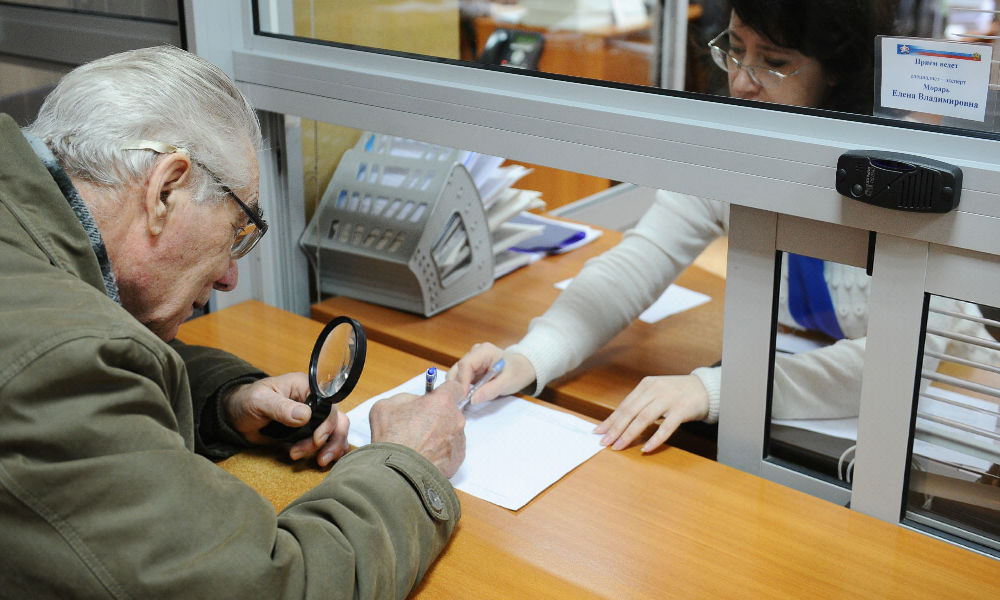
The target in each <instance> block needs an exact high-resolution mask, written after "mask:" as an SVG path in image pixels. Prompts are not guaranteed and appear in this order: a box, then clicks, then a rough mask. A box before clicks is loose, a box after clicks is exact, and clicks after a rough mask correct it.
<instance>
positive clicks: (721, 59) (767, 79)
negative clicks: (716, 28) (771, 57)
mask: <svg viewBox="0 0 1000 600" xmlns="http://www.w3.org/2000/svg"><path fill="white" fill-rule="evenodd" d="M723 45H724V46H725V48H723ZM708 48H709V50H711V51H712V60H713V61H715V64H716V65H717V66H718V67H719V68H720V69H722V70H723V71H726V72H727V73H730V74H735V73H738V72H739V70H740V69H745V70H746V72H747V75H749V76H750V80H751V81H753V82H754V83H755V84H757V85H759V86H760V87H762V88H765V89H770V88H775V87H778V86H779V85H781V83H782V82H783V81H785V79H786V78H788V77H792V76H793V75H798V74H799V73H800V72H801V71H802V69H804V68H805V66H802V67H799V68H798V69H796V70H794V71H792V72H791V73H782V72H780V71H775V70H774V69H771V68H768V67H762V66H760V65H747V64H744V63H742V62H740V60H739V59H738V58H736V57H735V56H733V54H732V51H731V50H730V49H729V30H728V29H726V30H724V31H723V32H722V33H720V34H719V35H717V36H715V37H714V38H712V41H710V42H709V43H708Z"/></svg>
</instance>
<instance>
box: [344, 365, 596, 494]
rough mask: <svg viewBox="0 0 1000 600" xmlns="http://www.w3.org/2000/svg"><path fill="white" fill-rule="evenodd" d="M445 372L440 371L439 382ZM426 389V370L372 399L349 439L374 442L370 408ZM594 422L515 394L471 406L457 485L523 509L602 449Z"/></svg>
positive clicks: (356, 415)
mask: <svg viewBox="0 0 1000 600" xmlns="http://www.w3.org/2000/svg"><path fill="white" fill-rule="evenodd" d="M444 380H445V372H444V371H439V372H438V378H437V381H438V382H443V381H444ZM400 392H407V393H410V394H423V393H424V374H423V373H421V374H419V375H417V376H416V377H414V378H413V379H410V380H409V381H407V382H406V383H404V384H402V385H400V386H398V387H396V388H393V389H391V390H389V391H387V392H385V393H383V394H380V395H378V396H375V397H374V398H371V399H369V400H367V401H366V402H364V403H363V404H361V405H360V406H358V407H357V408H355V409H354V410H352V411H350V412H348V413H347V416H348V417H349V418H350V419H351V428H350V430H349V432H348V435H347V440H348V442H350V444H351V445H352V446H355V447H360V446H364V445H366V444H369V443H371V428H370V426H369V423H368V413H369V411H370V410H371V407H372V405H374V404H375V402H377V401H379V400H381V399H382V398H388V397H389V396H393V395H395V394H398V393H400ZM593 430H594V424H593V423H590V422H588V421H585V420H583V419H581V418H580V417H577V416H575V415H571V414H569V413H564V412H561V411H557V410H554V409H551V408H547V407H545V406H541V405H538V404H535V403H533V402H528V401H527V400H522V399H521V398H517V397H515V396H507V397H504V398H497V399H496V400H493V401H491V402H486V403H483V404H477V405H475V406H471V405H470V406H468V407H466V409H465V439H466V446H465V461H464V462H463V463H462V466H461V467H460V468H459V469H458V472H457V473H455V475H454V476H452V478H451V483H452V485H454V486H455V488H457V489H460V490H462V491H463V492H466V493H468V494H471V495H473V496H476V497H477V498H482V499H483V500H486V501H487V502H492V503H493V504H496V505H498V506H502V507H504V508H508V509H510V510H517V509H519V508H521V507H522V506H524V505H525V504H527V503H528V502H529V501H530V500H531V499H532V498H534V497H535V496H537V495H538V494H540V493H542V492H543V491H544V490H545V488H547V487H549V486H550V485H552V484H553V483H555V482H556V481H558V480H559V479H560V478H561V477H563V476H564V475H566V474H567V473H569V472H570V471H572V470H573V469H575V468H576V467H578V466H579V465H581V464H582V463H583V462H585V461H586V460H587V459H588V458H590V457H591V456H593V455H595V454H597V453H598V452H600V451H601V449H602V448H603V446H601V444H600V439H601V436H600V435H598V434H596V433H593Z"/></svg>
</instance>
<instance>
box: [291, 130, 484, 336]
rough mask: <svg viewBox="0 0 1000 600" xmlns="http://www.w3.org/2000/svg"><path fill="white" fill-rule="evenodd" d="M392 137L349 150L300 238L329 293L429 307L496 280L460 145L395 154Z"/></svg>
mask: <svg viewBox="0 0 1000 600" xmlns="http://www.w3.org/2000/svg"><path fill="white" fill-rule="evenodd" d="M392 139H393V138H389V137H387V136H381V135H377V134H376V135H373V134H365V135H364V136H362V141H361V142H359V145H358V146H356V147H355V148H352V149H351V150H348V151H347V152H346V153H345V154H344V157H343V158H342V159H341V161H340V164H339V165H338V166H337V169H336V171H335V172H334V175H333V179H332V180H331V181H330V185H329V186H327V188H326V191H325V192H324V194H323V198H322V200H321V201H320V204H319V206H318V207H317V210H316V213H315V214H314V215H313V218H312V220H311V221H310V223H309V225H308V226H307V227H306V230H305V231H304V232H303V234H302V237H301V239H300V240H299V243H300V245H301V246H302V248H303V249H304V250H305V252H306V254H307V255H309V257H310V260H311V261H312V263H313V267H314V268H315V269H316V272H317V273H318V278H319V286H320V289H321V291H322V292H323V293H327V294H335V295H341V296H348V297H351V298H356V299H359V300H365V301H368V302H373V303H376V304H381V305H384V306H390V307H393V308H398V309H401V310H405V311H408V312H413V313H417V314H422V315H424V316H431V315H433V314H436V313H438V312H440V311H442V310H444V309H446V308H449V307H451V306H454V305H456V304H458V303H460V302H462V301H463V300H466V299H468V298H470V297H472V296H475V295H476V294H479V293H481V292H483V291H485V290H487V289H489V287H490V286H491V285H492V284H493V252H492V244H491V236H490V232H489V229H488V226H487V221H486V215H485V211H484V208H483V203H482V201H481V200H480V197H479V192H478V191H477V190H476V186H475V183H474V181H473V179H472V177H471V176H470V175H469V173H468V171H467V170H466V169H465V167H463V166H462V165H461V164H459V163H458V162H456V151H454V150H450V149H442V148H440V147H432V148H434V149H435V152H428V153H425V154H424V155H423V156H422V157H420V158H412V157H404V156H393V155H391V154H389V153H388V149H387V145H388V144H389V143H390V142H391V140H392ZM366 140H367V144H365V143H364V142H365V141H366Z"/></svg>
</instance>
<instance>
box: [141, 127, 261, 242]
mask: <svg viewBox="0 0 1000 600" xmlns="http://www.w3.org/2000/svg"><path fill="white" fill-rule="evenodd" d="M122 150H152V151H153V152H156V153H158V154H173V153H175V152H178V153H180V154H183V155H185V156H187V157H188V158H189V159H191V162H193V163H195V164H196V165H198V166H199V167H201V168H202V169H205V172H206V173H208V174H209V176H211V178H212V179H213V180H214V181H215V183H217V184H218V185H219V187H220V188H221V189H222V191H224V192H226V194H228V195H229V197H230V198H232V199H233V201H235V202H236V204H237V205H239V207H240V208H241V209H243V212H245V213H246V215H247V217H249V218H250V222H249V223H247V224H246V225H244V226H243V227H241V228H240V229H238V230H237V231H236V233H235V234H234V236H233V245H232V247H231V248H230V249H229V254H230V256H232V257H233V258H234V259H238V258H243V257H244V256H246V255H247V254H248V253H249V252H250V251H251V250H253V247H254V246H256V245H257V242H259V241H260V238H262V237H264V234H265V233H267V221H265V220H264V217H263V213H262V212H261V210H260V206H258V207H257V210H256V211H253V210H251V209H250V207H249V206H247V205H246V204H245V203H244V202H243V201H242V200H240V198H239V196H237V195H236V194H235V193H234V192H233V190H231V189H230V188H229V186H227V185H226V184H224V183H222V180H221V179H219V177H218V176H217V175H216V174H215V173H213V172H212V170H211V169H209V168H208V167H207V166H205V165H204V164H202V163H201V162H199V161H198V160H196V159H195V158H193V157H192V156H191V153H190V152H188V151H187V149H186V148H181V147H180V146H174V145H172V144H167V143H164V142H157V141H153V140H138V141H135V142H130V143H127V144H125V145H124V146H122Z"/></svg>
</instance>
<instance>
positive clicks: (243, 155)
mask: <svg viewBox="0 0 1000 600" xmlns="http://www.w3.org/2000/svg"><path fill="white" fill-rule="evenodd" d="M26 131H28V132H29V133H31V134H32V135H34V136H36V137H38V138H40V139H41V140H42V141H43V142H45V144H46V145H48V147H49V148H50V149H51V150H52V152H53V154H55V155H56V157H57V158H58V159H59V162H60V164H61V165H62V167H63V168H64V169H65V170H66V172H67V173H69V174H70V175H71V176H74V177H77V178H80V179H82V180H85V181H87V182H89V183H91V184H94V185H97V186H100V187H105V188H108V189H111V190H115V189H120V188H123V187H125V186H128V185H130V184H133V183H141V182H143V181H144V180H145V177H146V176H147V175H148V173H149V171H150V170H151V169H152V167H153V165H154V164H155V163H156V161H157V160H158V158H159V155H158V154H156V153H154V152H150V151H141V150H123V149H122V146H123V145H125V144H126V142H128V141H135V140H143V139H148V140H155V141H158V142H163V143H166V144H171V145H174V146H179V147H182V148H186V149H187V150H188V152H189V153H190V155H191V158H192V160H193V161H195V162H196V163H198V164H200V165H202V166H204V167H205V168H207V169H209V170H211V172H212V173H214V174H215V175H216V176H217V177H218V178H219V180H220V181H221V182H222V183H223V184H225V185H228V186H229V187H230V188H232V189H234V190H237V189H245V188H248V187H250V185H251V183H252V181H253V179H254V176H255V175H256V173H254V172H253V171H252V165H251V163H250V161H248V160H247V156H248V152H251V151H252V152H257V151H259V150H260V148H261V144H262V141H261V133H260V123H259V122H258V120H257V115H256V113H255V112H254V110H253V108H252V107H251V106H250V104H249V103H248V102H247V100H246V98H244V97H243V95H242V94H241V93H240V91H239V90H238V89H237V88H236V86H235V85H234V84H233V82H232V81H231V80H230V79H229V77H228V76H227V75H226V74H225V73H223V72H222V70H221V69H219V68H218V67H217V66H215V65H213V64H212V63H210V62H208V61H207V60H205V59H203V58H201V57H199V56H197V55H195V54H191V53H189V52H185V51H184V50H180V49H178V48H175V47H173V46H157V47H153V48H143V49H140V50H132V51H128V52H122V53H119V54H113V55H111V56H107V57H104V58H101V59H98V60H95V61H93V62H90V63H87V64H85V65H82V66H80V67H77V68H76V69H74V70H73V71H71V72H70V73H69V74H67V75H66V76H65V77H63V78H62V80H61V81H60V82H59V85H57V86H56V88H55V89H54V90H53V91H52V92H51V93H50V94H49V95H48V97H47V98H46V99H45V102H44V103H43V104H42V108H41V110H40V111H39V114H38V118H37V119H36V120H35V122H34V123H32V124H31V125H30V126H29V127H27V128H26ZM203 171H204V169H194V171H193V172H192V174H193V178H192V183H193V185H194V197H195V199H196V200H197V201H199V202H201V201H206V200H208V199H210V198H219V199H221V198H222V197H223V196H224V195H225V192H223V191H222V190H221V187H220V186H219V185H218V182H216V181H214V180H213V179H212V177H211V176H209V175H208V174H207V173H204V172H203Z"/></svg>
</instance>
